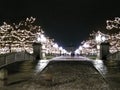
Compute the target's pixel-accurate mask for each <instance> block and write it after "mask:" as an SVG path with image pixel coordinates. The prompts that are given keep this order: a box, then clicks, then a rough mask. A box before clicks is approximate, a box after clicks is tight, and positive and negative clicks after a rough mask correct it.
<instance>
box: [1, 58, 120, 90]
mask: <svg viewBox="0 0 120 90" xmlns="http://www.w3.org/2000/svg"><path fill="white" fill-rule="evenodd" d="M119 85H120V68H119V66H117V67H115V66H114V67H110V66H109V67H108V66H106V65H104V63H103V62H102V61H101V60H90V59H88V58H86V57H81V56H79V57H70V56H61V57H56V58H53V59H51V60H40V61H39V62H38V63H37V65H36V66H35V69H31V70H30V71H28V72H24V73H23V72H21V73H17V74H15V75H11V76H9V84H8V86H6V87H3V88H1V89H0V90H97V89H98V90H120V86H119Z"/></svg>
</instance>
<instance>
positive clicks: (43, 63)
mask: <svg viewBox="0 0 120 90" xmlns="http://www.w3.org/2000/svg"><path fill="white" fill-rule="evenodd" d="M49 61H50V60H39V62H38V64H37V66H36V69H35V73H38V72H41V71H42V70H43V69H44V68H45V67H46V66H47V64H48V63H49Z"/></svg>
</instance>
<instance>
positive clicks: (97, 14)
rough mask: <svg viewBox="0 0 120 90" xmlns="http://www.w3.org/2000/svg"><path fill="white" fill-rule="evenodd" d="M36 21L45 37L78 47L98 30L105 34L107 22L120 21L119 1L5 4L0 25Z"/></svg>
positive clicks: (8, 0)
mask: <svg viewBox="0 0 120 90" xmlns="http://www.w3.org/2000/svg"><path fill="white" fill-rule="evenodd" d="M31 16H33V17H35V18H36V20H37V21H36V24H37V25H40V26H42V28H43V30H44V31H45V34H46V35H47V36H49V37H51V38H54V39H55V41H56V42H57V43H58V44H59V45H62V46H64V47H67V46H74V47H78V46H79V45H80V43H81V42H82V41H83V40H86V39H88V37H89V34H90V33H91V32H92V31H93V30H94V31H97V30H105V27H106V20H107V19H114V17H120V5H119V3H118V2H117V1H115V0H112V1H110V0H1V1H0V23H1V25H2V22H3V21H6V22H9V23H12V22H19V21H20V20H22V19H25V18H26V17H31Z"/></svg>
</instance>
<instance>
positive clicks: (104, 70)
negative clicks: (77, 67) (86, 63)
mask: <svg viewBox="0 0 120 90" xmlns="http://www.w3.org/2000/svg"><path fill="white" fill-rule="evenodd" d="M93 64H94V66H95V67H96V68H97V70H98V71H99V72H100V73H101V74H106V73H107V68H106V66H105V65H104V63H103V61H102V60H95V61H93Z"/></svg>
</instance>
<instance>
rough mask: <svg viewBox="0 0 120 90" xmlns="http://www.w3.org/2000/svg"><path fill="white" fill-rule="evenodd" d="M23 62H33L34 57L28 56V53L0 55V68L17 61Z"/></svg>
mask: <svg viewBox="0 0 120 90" xmlns="http://www.w3.org/2000/svg"><path fill="white" fill-rule="evenodd" d="M25 60H35V57H34V56H33V55H32V54H29V53H28V52H13V53H7V54H1V55H0V68H1V67H3V66H5V65H8V64H11V63H14V62H17V61H25Z"/></svg>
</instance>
